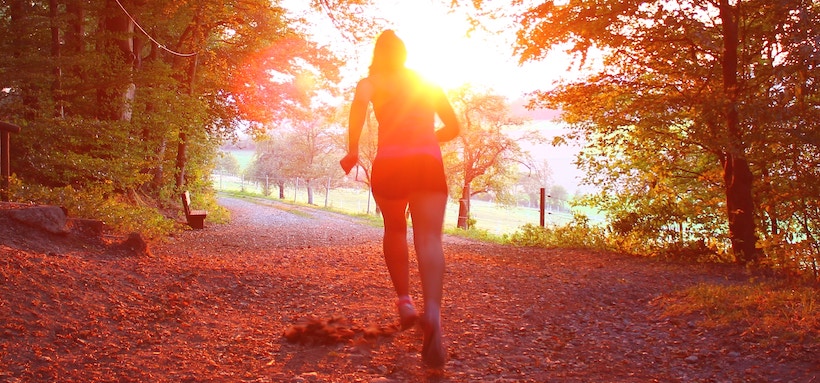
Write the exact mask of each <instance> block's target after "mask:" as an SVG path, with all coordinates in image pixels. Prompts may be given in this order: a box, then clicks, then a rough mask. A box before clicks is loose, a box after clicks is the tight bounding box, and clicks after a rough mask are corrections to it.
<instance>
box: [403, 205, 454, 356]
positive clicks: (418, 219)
mask: <svg viewBox="0 0 820 383" xmlns="http://www.w3.org/2000/svg"><path fill="white" fill-rule="evenodd" d="M446 205H447V193H443V192H434V193H430V192H424V193H417V194H414V195H412V196H410V214H411V216H412V218H413V239H414V240H413V242H414V245H415V248H416V257H417V258H418V262H419V275H420V276H421V287H422V292H423V294H424V314H423V317H422V329H423V331H424V343H423V345H422V359H423V360H424V362H425V363H426V364H428V365H429V366H431V367H436V368H438V367H443V366H444V363H445V362H446V360H447V351H446V349H445V347H444V344H443V341H442V336H443V335H442V330H441V298H442V291H443V287H444V267H445V266H444V250H443V249H442V243H441V236H442V232H441V230H442V227H443V225H444V210H445V207H446Z"/></svg>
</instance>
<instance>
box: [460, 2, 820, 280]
mask: <svg viewBox="0 0 820 383" xmlns="http://www.w3.org/2000/svg"><path fill="white" fill-rule="evenodd" d="M475 4H479V5H482V6H484V7H485V9H484V11H490V10H489V9H487V8H486V7H492V6H493V5H492V4H491V3H490V2H480V1H479V2H476V3H475ZM497 11H499V12H500V14H505V15H511V16H513V17H514V19H515V20H516V22H517V23H518V25H519V26H520V29H519V30H518V41H517V46H516V50H517V53H518V55H519V58H520V59H521V60H522V61H523V62H526V61H538V60H541V59H543V58H545V57H546V56H547V54H548V53H549V52H550V51H551V50H553V49H555V47H558V46H563V47H566V49H567V52H568V53H570V54H573V55H574V56H575V58H576V59H577V60H576V61H575V63H574V64H576V65H578V67H582V66H584V65H585V64H588V63H592V64H594V65H592V66H591V67H590V68H592V69H593V70H590V71H588V72H587V76H586V77H585V78H581V79H577V80H572V81H566V82H563V83H560V84H558V85H557V86H555V87H553V88H551V89H546V90H543V91H540V92H536V93H535V99H534V100H533V105H535V106H540V107H548V108H553V109H560V110H562V111H563V115H562V117H563V119H564V120H565V121H566V122H568V123H570V124H571V127H572V128H573V133H572V134H571V135H570V136H569V137H567V138H568V139H573V138H575V139H579V140H580V141H582V142H583V143H584V144H585V145H586V148H585V150H584V152H583V153H582V154H581V156H580V157H579V158H578V163H579V164H580V165H581V166H582V168H583V169H584V170H585V171H586V174H587V175H588V176H587V181H588V183H590V184H593V185H595V186H597V187H598V188H599V190H600V194H599V195H598V196H595V197H594V198H591V199H589V200H588V202H589V203H590V204H591V205H592V206H594V207H596V208H598V209H600V210H602V211H604V212H606V213H607V215H608V218H609V222H610V230H611V231H612V233H613V238H618V241H617V243H615V244H616V245H617V247H629V248H631V250H632V251H633V252H636V253H641V254H661V253H676V254H678V255H681V256H689V257H692V258H693V259H701V258H704V257H707V258H714V259H720V260H727V259H728V260H731V259H732V258H733V257H736V258H737V261H739V262H744V263H746V262H749V263H755V259H757V258H758V257H757V253H756V252H755V251H754V246H750V245H752V244H756V245H757V247H758V249H761V250H762V251H764V252H765V253H764V254H765V256H764V257H763V258H764V259H763V260H762V261H760V262H759V263H758V264H756V265H755V266H764V267H771V268H775V269H779V270H782V269H787V268H792V269H793V272H796V273H808V274H813V276H814V278H815V279H816V278H817V277H818V276H817V270H818V262H817V260H818V258H820V247H818V246H816V245H814V244H816V243H817V242H818V238H820V231H818V230H820V215H818V211H820V208H819V207H818V199H817V195H820V189H818V187H820V186H818V182H816V180H817V179H818V178H820V173H818V172H820V147H818V142H820V141H817V140H816V139H815V138H816V133H812V132H817V131H818V121H820V119H819V118H818V117H819V116H818V111H819V110H820V108H818V105H820V104H818V103H820V98H818V97H817V95H818V94H820V92H818V89H819V88H818V84H820V81H818V76H820V71H818V66H817V65H816V64H817V59H816V49H814V48H811V47H809V45H806V44H807V43H806V41H814V40H815V39H816V37H817V36H818V35H820V30H819V29H818V27H817V26H818V25H820V8H818V7H817V4H814V3H812V4H809V3H806V2H801V1H778V2H770V1H762V0H761V1H757V0H755V1H747V2H744V3H743V4H742V6H741V5H739V4H732V2H720V3H714V2H699V1H688V0H687V1H682V2H680V3H676V6H667V5H665V4H661V3H652V2H649V3H647V2H623V1H615V0H604V1H595V2H589V1H570V2H564V3H563V4H556V3H553V2H551V1H543V2H536V3H516V4H514V5H512V6H504V8H503V9H498V10H497ZM729 15H731V16H732V17H728V16H729ZM735 23H736V26H737V27H738V28H739V35H740V36H742V38H737V36H734V34H732V33H729V31H731V30H732V27H733V26H735ZM715 25H718V26H721V27H720V28H714V26H715ZM782 31H789V33H783V32H782ZM735 54H736V56H735ZM599 56H600V57H602V59H601V60H595V59H593V58H594V57H599ZM592 61H595V62H592ZM747 168H748V169H747ZM753 213H754V215H753ZM756 225H758V226H756ZM755 237H757V242H756V243H752V242H755V241H756V238H755ZM750 247H751V249H752V250H751V251H749V250H750ZM727 248H731V249H732V251H731V252H728V251H727ZM748 253H753V254H748Z"/></svg>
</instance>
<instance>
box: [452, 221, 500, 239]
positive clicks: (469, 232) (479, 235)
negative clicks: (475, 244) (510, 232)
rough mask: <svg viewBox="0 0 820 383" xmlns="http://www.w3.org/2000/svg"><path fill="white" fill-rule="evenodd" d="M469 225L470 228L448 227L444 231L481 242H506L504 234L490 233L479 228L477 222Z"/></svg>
mask: <svg viewBox="0 0 820 383" xmlns="http://www.w3.org/2000/svg"><path fill="white" fill-rule="evenodd" d="M473 221H475V220H473ZM468 227H469V228H468V229H460V228H446V229H444V232H445V233H447V234H450V235H454V236H457V237H461V238H468V239H473V240H476V241H481V242H492V243H499V244H503V243H505V238H504V236H501V235H496V234H493V233H490V231H489V230H485V229H478V228H476V227H475V222H470V223H469V226H468Z"/></svg>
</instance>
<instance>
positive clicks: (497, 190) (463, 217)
mask: <svg viewBox="0 0 820 383" xmlns="http://www.w3.org/2000/svg"><path fill="white" fill-rule="evenodd" d="M450 100H451V101H452V103H453V108H454V109H455V110H456V113H457V114H458V116H459V119H460V121H461V123H462V130H461V134H460V135H459V137H458V138H457V139H456V140H454V141H453V142H451V143H449V144H448V145H447V146H446V147H445V148H446V149H445V152H444V160H445V166H446V168H447V170H448V174H449V177H450V181H449V182H450V187H451V190H454V192H453V195H458V196H459V213H458V224H457V226H458V227H459V228H462V229H467V228H468V227H469V217H470V199H471V197H472V196H474V195H476V194H479V193H488V194H493V195H494V196H495V198H496V200H498V201H501V202H504V201H511V200H512V198H513V196H512V193H511V191H510V187H509V186H510V185H511V184H513V183H514V182H515V177H516V175H517V171H518V167H519V166H520V165H522V164H528V163H529V162H530V161H529V156H528V155H527V154H526V153H525V152H523V151H522V150H521V147H520V146H519V145H518V142H517V141H516V140H515V139H513V138H512V137H510V136H509V135H508V134H506V133H505V131H504V130H505V129H509V128H511V127H513V126H516V125H521V123H522V122H523V121H521V120H519V119H517V118H515V117H513V116H512V115H511V113H510V108H509V105H508V103H507V102H506V100H505V99H504V97H502V96H498V95H494V94H490V93H481V92H479V91H477V90H475V89H473V88H472V87H470V86H464V87H462V88H460V89H457V90H456V91H454V92H452V94H451V95H450ZM536 136H537V135H536V134H534V133H528V134H525V135H524V136H523V137H522V138H521V139H535V137H536Z"/></svg>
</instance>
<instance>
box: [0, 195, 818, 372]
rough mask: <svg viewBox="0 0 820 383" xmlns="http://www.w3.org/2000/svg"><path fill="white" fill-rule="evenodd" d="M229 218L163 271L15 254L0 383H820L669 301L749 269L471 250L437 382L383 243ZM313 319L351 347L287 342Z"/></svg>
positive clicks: (809, 364)
mask: <svg viewBox="0 0 820 383" xmlns="http://www.w3.org/2000/svg"><path fill="white" fill-rule="evenodd" d="M220 203H221V204H222V205H223V206H225V207H227V208H228V209H229V210H230V211H231V212H232V215H233V220H232V222H231V223H229V224H226V225H217V224H212V223H207V221H206V228H205V229H204V230H201V231H186V232H184V233H182V234H180V235H178V236H176V237H175V238H171V239H170V240H169V241H168V242H166V243H162V244H152V245H151V253H152V255H151V256H142V257H135V256H123V255H118V254H112V253H111V252H110V251H108V250H105V249H102V248H100V247H99V246H97V247H94V246H87V245H82V244H75V246H67V245H64V246H63V247H59V248H56V249H55V250H53V251H51V252H50V253H46V254H42V253H39V252H37V251H32V250H30V249H26V248H21V246H20V243H21V241H20V240H17V241H9V240H5V239H0V282H1V283H2V284H0V298H2V300H0V308H2V310H0V382H31V381H134V382H147V381H151V382H186V381H190V382H374V383H377V382H379V383H384V382H422V381H441V382H813V381H820V372H819V371H820V368H818V365H817V361H816V360H813V359H812V355H810V354H809V351H808V350H807V349H801V348H800V347H798V346H795V347H792V348H782V347H781V348H779V349H775V348H771V347H767V346H765V343H763V342H760V340H758V341H755V340H753V339H749V338H748V337H743V336H741V334H740V333H741V332H742V331H741V330H742V329H713V330H706V329H703V328H702V327H701V326H699V325H698V321H699V320H700V319H701V318H699V317H696V316H692V317H686V318H680V317H668V316H665V315H664V314H663V311H662V308H661V307H660V305H659V303H658V302H659V300H660V299H662V298H663V297H665V296H667V295H668V294H672V293H674V292H676V291H680V290H682V289H686V288H687V287H690V286H694V285H696V284H698V283H712V284H733V283H744V280H745V279H744V278H743V276H742V274H740V273H738V272H736V271H735V270H733V269H731V268H717V267H708V266H691V265H677V264H669V263H664V262H657V261H652V260H646V259H638V258H632V257H627V256H620V255H613V254H598V253H593V252H586V251H572V250H550V249H534V248H512V247H507V246H499V245H490V244H483V243H476V242H471V241H466V240H463V239H459V238H454V237H447V238H446V240H445V253H446V257H447V262H448V269H447V275H446V278H447V282H446V286H445V297H446V298H445V311H444V318H443V321H444V327H445V332H446V334H447V335H446V336H447V340H446V341H447V344H448V348H449V352H450V360H449V362H448V363H447V366H446V369H445V370H444V371H443V372H437V371H428V370H425V369H424V368H422V365H421V360H420V357H419V351H420V348H421V334H420V331H418V330H417V329H411V330H408V331H404V332H397V333H393V331H392V328H393V327H392V326H393V325H394V324H395V323H396V322H397V318H396V317H397V315H396V313H395V312H394V307H393V299H394V297H393V293H392V289H391V287H390V285H389V278H388V276H387V272H386V270H385V268H384V266H383V263H382V260H381V242H380V237H381V229H379V228H374V227H370V226H367V225H363V224H362V223H360V222H359V221H357V220H356V219H354V218H350V217H346V216H342V215H338V214H333V213H327V212H322V211H318V210H313V209H309V208H303V207H293V206H290V205H286V204H280V203H276V202H269V201H268V202H259V201H257V202H254V201H246V200H240V199H235V198H226V197H225V198H221V199H220ZM1 226H2V225H0V227H1ZM15 233H18V234H19V233H20V231H13V230H12V231H9V230H6V229H0V234H2V235H5V236H6V238H9V236H12V235H18V234H15ZM38 238H40V241H42V240H43V239H42V238H41V237H38ZM22 242H24V241H22ZM12 243H13V244H14V246H11V245H10V244H12ZM23 247H24V246H23ZM37 248H39V247H37ZM32 249H34V247H32ZM411 278H412V281H414V285H413V293H414V295H415V296H416V297H417V299H419V298H418V297H419V294H420V287H419V286H418V283H417V281H418V277H417V275H416V273H415V270H414V272H413V275H412V276H411ZM311 317H312V318H316V319H317V320H320V321H321V320H329V319H332V318H337V319H339V318H341V319H340V320H342V323H344V326H343V328H342V330H344V331H347V332H345V334H348V335H349V336H348V337H346V338H344V339H342V340H340V341H338V342H330V341H329V342H328V343H331V344H300V343H291V342H288V341H287V340H286V339H285V338H284V337H283V334H284V333H285V331H288V330H289V329H292V326H293V325H294V324H297V323H300V322H299V321H300V320H301V319H304V318H311Z"/></svg>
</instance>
